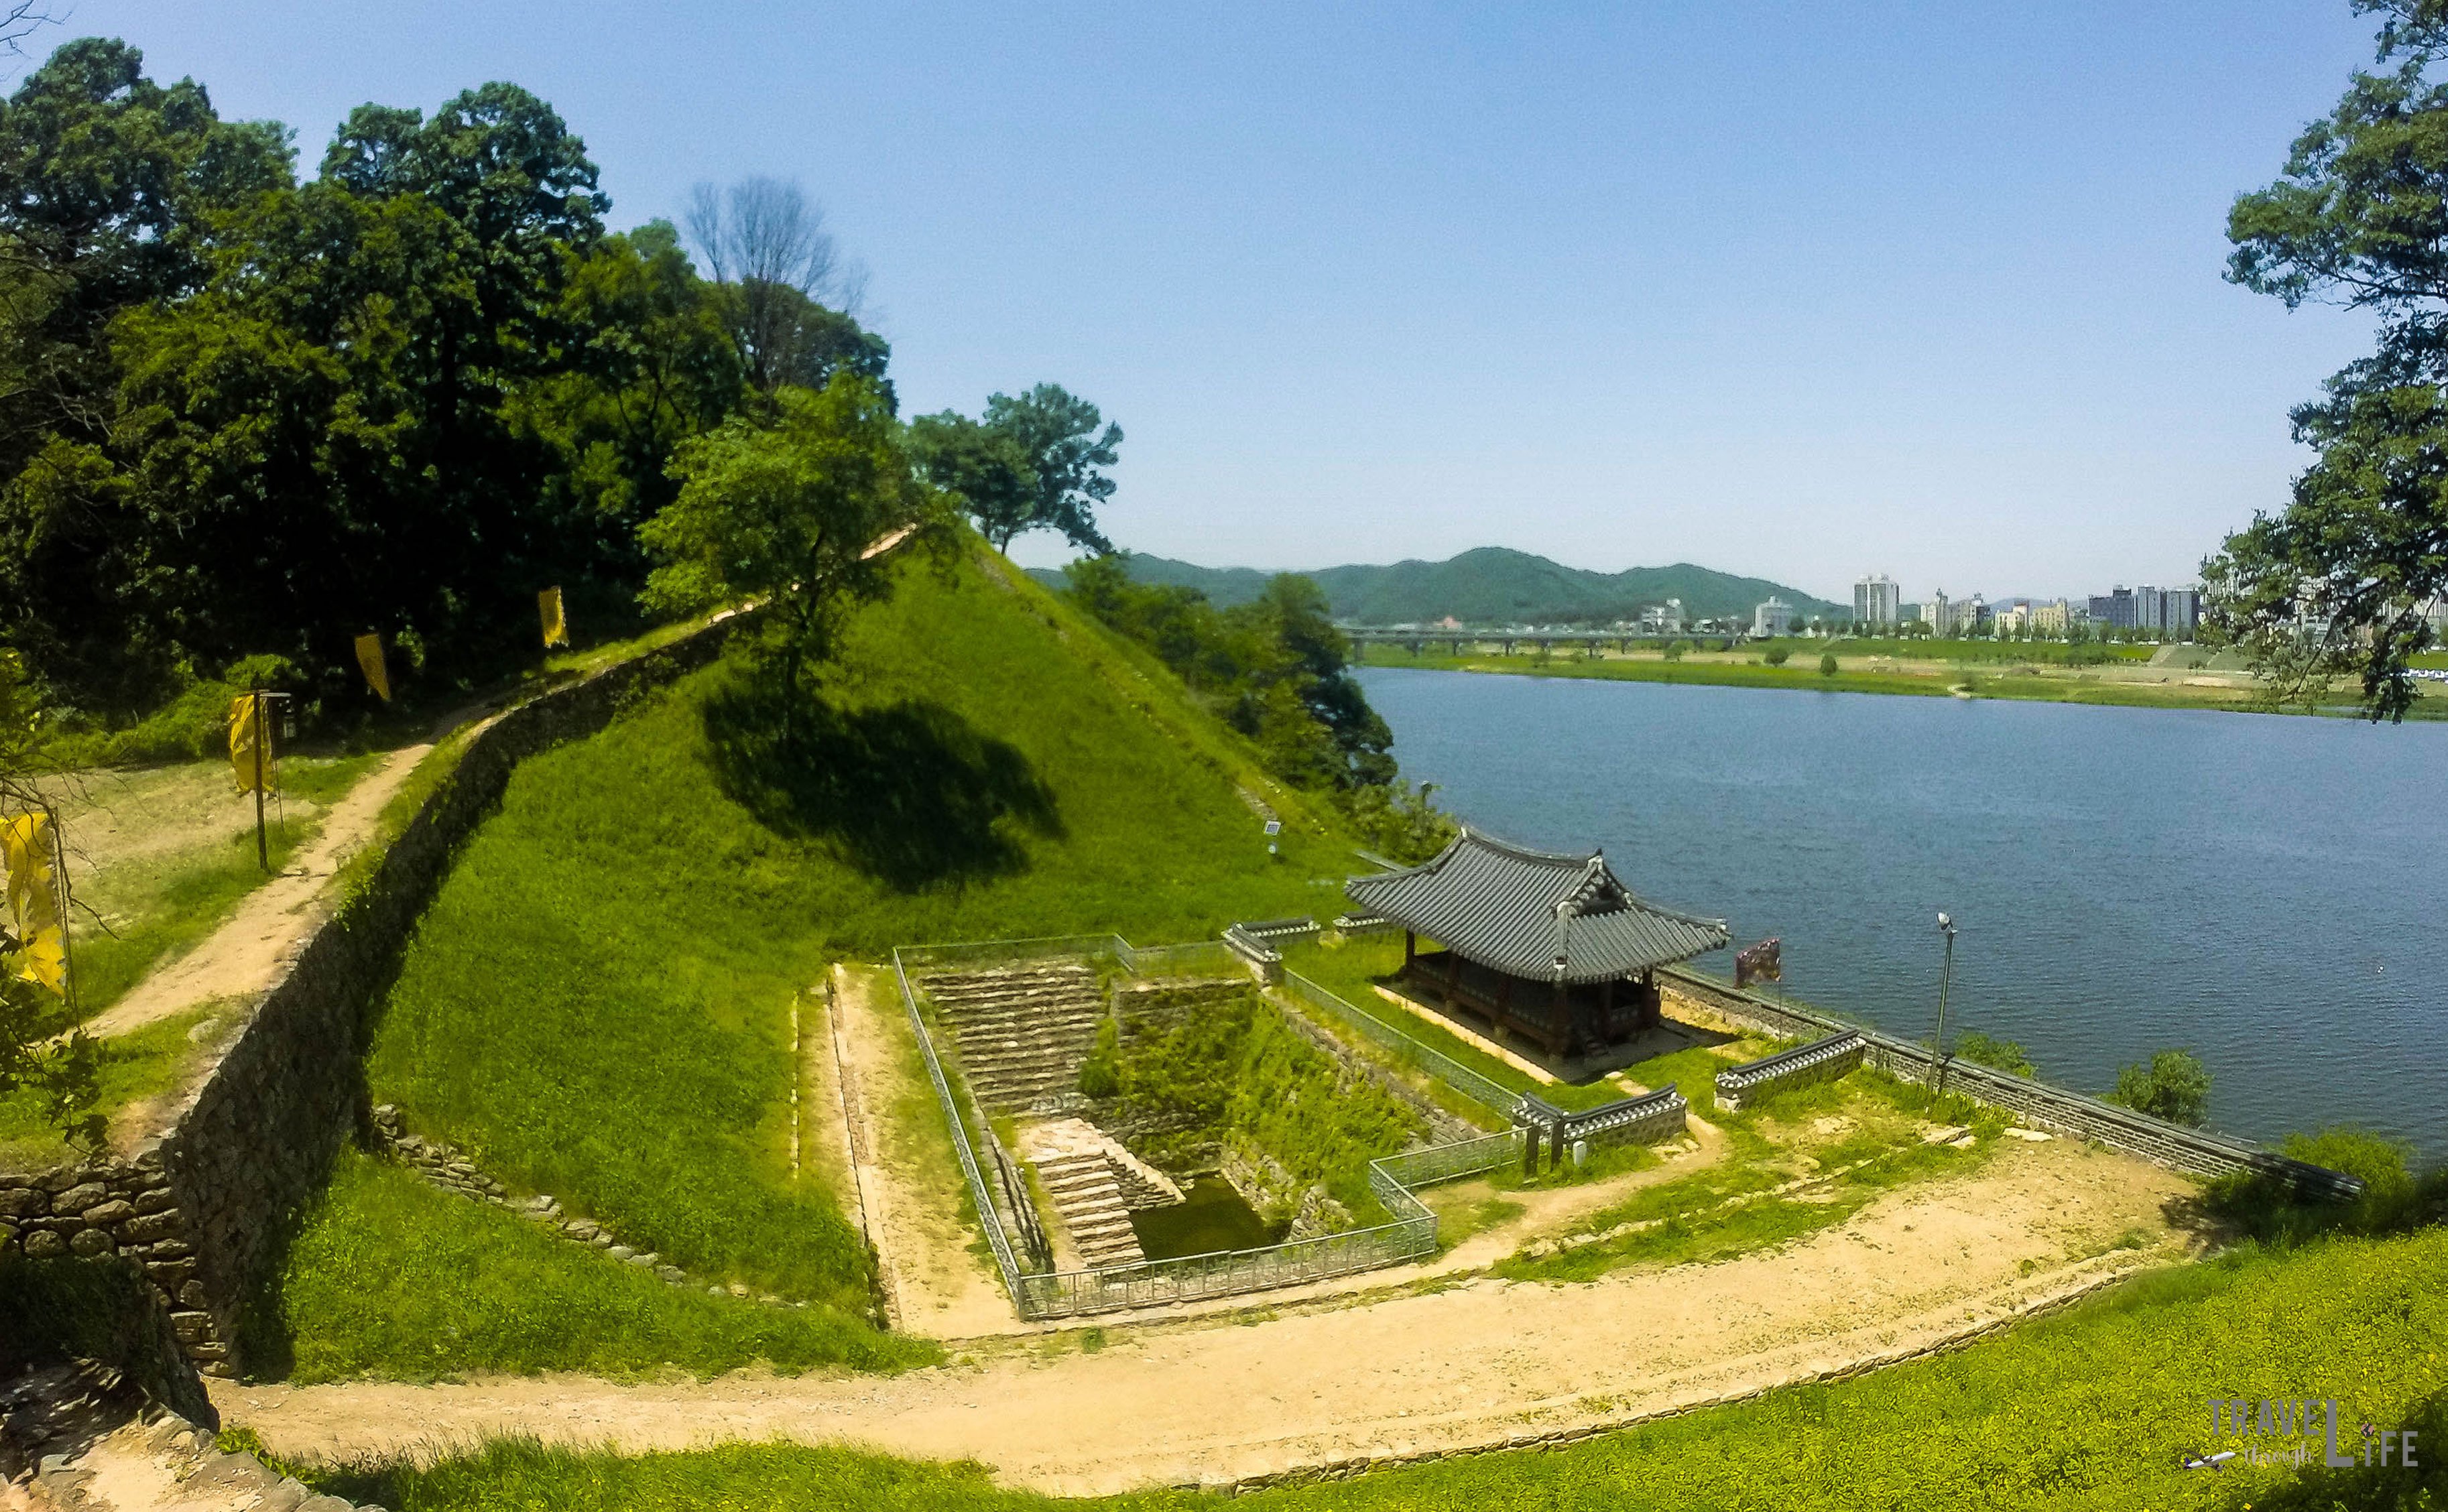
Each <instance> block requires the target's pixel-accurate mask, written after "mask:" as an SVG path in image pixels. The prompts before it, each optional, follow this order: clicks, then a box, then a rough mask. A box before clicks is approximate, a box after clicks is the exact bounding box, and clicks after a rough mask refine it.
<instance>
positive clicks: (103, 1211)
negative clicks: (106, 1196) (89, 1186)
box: [78, 1197, 136, 1229]
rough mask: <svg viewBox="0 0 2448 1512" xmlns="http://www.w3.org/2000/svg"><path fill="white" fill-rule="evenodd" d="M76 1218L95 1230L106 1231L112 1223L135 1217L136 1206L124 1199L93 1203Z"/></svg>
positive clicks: (116, 1198)
mask: <svg viewBox="0 0 2448 1512" xmlns="http://www.w3.org/2000/svg"><path fill="white" fill-rule="evenodd" d="M78 1216H80V1217H82V1218H84V1219H85V1220H86V1222H87V1223H90V1224H92V1225H93V1226H94V1227H95V1228H97V1229H106V1228H109V1227H110V1226H111V1225H112V1224H114V1223H124V1222H126V1221H127V1220H128V1219H129V1218H132V1217H134V1216H136V1204H135V1203H133V1202H129V1201H127V1200H125V1199H124V1198H119V1197H114V1198H112V1199H111V1200H110V1201H108V1202H97V1203H95V1204H94V1205H93V1206H91V1207H89V1208H87V1209H86V1210H85V1212H83V1213H82V1214H79V1215H78Z"/></svg>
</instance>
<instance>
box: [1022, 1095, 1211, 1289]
mask: <svg viewBox="0 0 2448 1512" xmlns="http://www.w3.org/2000/svg"><path fill="white" fill-rule="evenodd" d="M1020 1146H1021V1150H1022V1152H1023V1154H1025V1155H1026V1156H1027V1157H1028V1161H1029V1163H1030V1164H1031V1165H1034V1166H1035V1167H1037V1179H1038V1183H1039V1185H1041V1186H1042V1187H1043V1188H1044V1189H1045V1195H1046V1196H1047V1197H1048V1198H1049V1199H1051V1201H1052V1202H1053V1205H1054V1215H1055V1216H1056V1217H1057V1218H1058V1219H1060V1220H1061V1225H1062V1228H1063V1231H1064V1232H1065V1233H1067V1234H1069V1235H1070V1236H1071V1243H1072V1246H1073V1248H1075V1249H1077V1250H1078V1251H1079V1252H1080V1263H1081V1264H1082V1265H1085V1266H1092V1267H1093V1266H1100V1265H1136V1264H1138V1262H1139V1261H1141V1260H1144V1259H1146V1258H1147V1255H1146V1254H1145V1252H1143V1251H1142V1250H1140V1249H1139V1237H1138V1233H1137V1232H1136V1231H1135V1230H1133V1229H1132V1227H1131V1214H1132V1213H1133V1212H1134V1211H1136V1210H1138V1209H1139V1208H1153V1207H1162V1206H1164V1205H1166V1204H1168V1203H1173V1202H1178V1201H1180V1200H1181V1188H1179V1187H1177V1186H1176V1185H1174V1182H1173V1178H1172V1177H1169V1176H1166V1175H1165V1174H1164V1173H1163V1172H1161V1171H1159V1170H1157V1168H1156V1167H1154V1166H1152V1165H1149V1164H1148V1163H1147V1162H1145V1161H1143V1160H1141V1159H1139V1158H1138V1157H1137V1156H1134V1155H1133V1154H1131V1153H1130V1151H1128V1150H1125V1149H1123V1148H1122V1147H1121V1146H1120V1145H1119V1144H1118V1143H1116V1142H1115V1141H1114V1139H1113V1138H1112V1136H1110V1135H1108V1134H1106V1133H1105V1132H1104V1131H1103V1130H1102V1129H1100V1128H1098V1127H1097V1126H1096V1125H1095V1124H1093V1123H1090V1122H1088V1121H1087V1120H1083V1119H1056V1120H1051V1121H1049V1122H1045V1123H1032V1124H1028V1125H1026V1126H1024V1127H1023V1129H1022V1130H1021V1134H1020Z"/></svg>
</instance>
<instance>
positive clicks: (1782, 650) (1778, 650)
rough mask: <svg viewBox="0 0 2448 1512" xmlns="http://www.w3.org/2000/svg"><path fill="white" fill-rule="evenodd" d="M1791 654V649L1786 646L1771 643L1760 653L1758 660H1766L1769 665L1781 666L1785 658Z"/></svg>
mask: <svg viewBox="0 0 2448 1512" xmlns="http://www.w3.org/2000/svg"><path fill="white" fill-rule="evenodd" d="M1792 655H1793V651H1792V649H1791V648H1790V647H1788V646H1781V645H1772V646H1770V647H1769V648H1768V650H1767V651H1765V652H1764V653H1762V654H1761V656H1760V660H1762V661H1765V662H1767V663H1768V664H1769V666H1772V667H1781V666H1783V665H1785V663H1786V659H1787V658H1788V657H1790V656H1792Z"/></svg>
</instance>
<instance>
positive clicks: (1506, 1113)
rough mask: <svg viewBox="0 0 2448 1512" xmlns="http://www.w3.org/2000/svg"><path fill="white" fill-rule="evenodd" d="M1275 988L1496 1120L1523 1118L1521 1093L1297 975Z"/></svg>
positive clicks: (1285, 978) (1286, 976)
mask: <svg viewBox="0 0 2448 1512" xmlns="http://www.w3.org/2000/svg"><path fill="white" fill-rule="evenodd" d="M1278 985H1279V986H1282V987H1283V988H1284V990H1286V991H1287V992H1290V993H1291V994H1292V995H1293V996H1294V997H1296V998H1298V999H1299V1000H1300V1002H1301V1003H1302V1004H1303V1005H1306V1006H1309V1007H1313V1008H1315V1009H1317V1010H1318V1011H1320V1012H1321V1013H1324V1014H1326V1015H1327V1016H1328V1017H1329V1018H1331V1019H1332V1020H1333V1021H1334V1022H1335V1023H1336V1024H1340V1025H1342V1026H1343V1027H1345V1028H1348V1029H1350V1030H1352V1031H1353V1032H1355V1033H1357V1034H1359V1035H1360V1036H1362V1037H1363V1038H1365V1039H1367V1040H1368V1041H1369V1042H1371V1043H1374V1044H1377V1045H1378V1046H1380V1047H1382V1048H1384V1049H1387V1050H1389V1051H1391V1052H1393V1054H1394V1055H1395V1056H1396V1057H1397V1058H1398V1059H1400V1060H1403V1061H1406V1062H1409V1063H1410V1064H1412V1065H1415V1066H1418V1067H1419V1068H1420V1069H1421V1070H1423V1071H1425V1072H1426V1073H1428V1074H1429V1075H1430V1076H1432V1077H1435V1078H1436V1079H1437V1080H1438V1081H1443V1082H1444V1083H1445V1084H1446V1085H1447V1086H1450V1087H1452V1088H1453V1089H1454V1090H1455V1091H1457V1092H1459V1093H1461V1094H1462V1095H1463V1096H1464V1097H1466V1098H1468V1099H1470V1100H1471V1101H1473V1102H1476V1103H1478V1104H1480V1105H1481V1106H1482V1107H1484V1108H1486V1109H1487V1110H1488V1111H1489V1112H1491V1113H1494V1114H1496V1115H1497V1116H1498V1117H1499V1118H1503V1119H1510V1120H1520V1119H1521V1118H1522V1117H1523V1116H1524V1115H1523V1107H1524V1104H1523V1102H1522V1098H1521V1094H1520V1093H1519V1092H1516V1091H1514V1090H1513V1089H1512V1088H1510V1087H1507V1086H1504V1085H1502V1084H1501V1083H1500V1082H1498V1081H1493V1080H1491V1079H1490V1078H1488V1077H1485V1076H1482V1075H1481V1074H1480V1073H1479V1072H1477V1071H1474V1070H1472V1069H1471V1068H1470V1067H1468V1066H1466V1065H1464V1064H1463V1063H1462V1062H1459V1061H1457V1060H1455V1059H1454V1058H1453V1057H1452V1056H1449V1055H1447V1054H1445V1053H1444V1051H1442V1050H1439V1049H1437V1048H1435V1047H1434V1046H1432V1045H1429V1044H1427V1043H1425V1042H1423V1041H1419V1040H1415V1039H1413V1038H1412V1037H1411V1036H1409V1035H1407V1034H1405V1033H1404V1032H1403V1031H1402V1030H1400V1029H1398V1028H1396V1027H1394V1026H1393V1025H1392V1024H1387V1023H1386V1022H1385V1021H1384V1020H1382V1019H1379V1018H1377V1017H1376V1016H1374V1015H1373V1014H1368V1013H1364V1012H1362V1011H1361V1010H1360V1009H1359V1008H1356V1007H1354V1006H1352V1005H1350V1004H1348V1003H1347V1002H1345V1001H1344V1000H1343V999H1342V998H1340V997H1337V996H1336V995H1335V994H1334V993H1332V992H1330V991H1329V990H1327V989H1326V988H1325V987H1322V986H1318V985H1317V984H1316V983H1314V982H1312V981H1310V979H1309V978H1307V977H1305V976H1303V975H1301V974H1300V973H1299V972H1297V971H1286V972H1284V973H1283V976H1282V980H1281V982H1280V983H1279V984H1278Z"/></svg>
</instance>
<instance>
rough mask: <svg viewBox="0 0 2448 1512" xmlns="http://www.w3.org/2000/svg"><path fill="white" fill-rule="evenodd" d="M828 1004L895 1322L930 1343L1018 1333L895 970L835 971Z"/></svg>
mask: <svg viewBox="0 0 2448 1512" xmlns="http://www.w3.org/2000/svg"><path fill="white" fill-rule="evenodd" d="M832 984H833V989H834V997H833V1011H834V1014H835V1021H836V1023H837V1024H838V1025H839V1029H840V1043H841V1056H842V1061H843V1062H844V1067H845V1069H846V1071H847V1072H848V1078H847V1081H848V1085H849V1087H850V1089H851V1097H850V1098H849V1099H848V1100H846V1101H848V1103H849V1106H850V1110H851V1113H852V1115H853V1116H854V1117H856V1118H857V1119H858V1120H859V1122H858V1123H857V1124H856V1125H855V1126H853V1128H852V1129H851V1133H850V1138H849V1143H850V1146H851V1152H852V1160H853V1162H854V1164H855V1168H856V1176H857V1181H856V1183H855V1186H854V1189H853V1191H852V1192H850V1193H845V1194H844V1199H845V1200H846V1201H856V1200H863V1201H864V1203H865V1207H866V1215H867V1219H868V1224H869V1237H870V1239H871V1240H872V1241H873V1243H874V1245H875V1252H876V1258H877V1262H878V1264H879V1265H880V1266H881V1267H882V1269H883V1272H884V1281H885V1292H886V1295H887V1296H888V1297H889V1298H890V1305H891V1307H892V1309H893V1311H894V1316H895V1323H896V1325H897V1326H898V1327H899V1328H901V1329H903V1330H906V1331H908V1332H911V1333H923V1334H927V1335H928V1336H929V1337H932V1338H939V1339H944V1338H969V1337H973V1336H977V1335H981V1334H989V1333H1009V1332H1023V1331H1027V1330H1029V1329H1030V1327H1031V1326H1030V1325H1028V1324H1025V1323H1023V1322H1022V1321H1021V1320H1020V1318H1019V1316H1018V1315H1017V1314H1016V1313H1014V1312H1013V1311H1012V1308H1011V1302H1010V1300H1009V1299H1008V1298H1006V1297H1005V1296H1004V1292H1003V1285H1002V1283H1001V1282H1000V1281H999V1280H997V1279H996V1277H995V1275H994V1273H993V1271H992V1270H991V1269H990V1267H991V1266H992V1264H993V1262H992V1261H991V1260H985V1259H981V1258H980V1257H979V1256H978V1255H977V1254H974V1253H972V1252H971V1250H970V1249H969V1244H970V1240H971V1236H972V1234H973V1232H974V1231H973V1230H972V1229H971V1228H970V1226H969V1225H968V1223H967V1222H966V1221H965V1220H964V1219H963V1218H962V1216H961V1172H960V1167H959V1166H958V1165H956V1164H955V1163H954V1161H953V1157H952V1153H951V1147H950V1143H949V1141H948V1139H947V1137H946V1134H945V1130H944V1116H943V1114H942V1112H941V1111H940V1110H939V1106H938V1104H937V1102H936V1101H935V1089H934V1086H933V1084H932V1083H931V1082H929V1081H928V1080H927V1074H926V1070H925V1067H924V1066H923V1065H922V1064H920V1063H918V1060H917V1056H918V1052H917V1047H916V1044H915V1043H914V1041H913V1040H912V1038H911V1035H910V1033H909V1026H908V1017H907V1014H906V1012H905V1010H904V1009H903V1008H902V1006H901V998H900V994H899V991H898V989H897V988H896V986H894V984H893V981H892V976H891V973H890V971H889V970H883V971H879V970H875V969H873V968H868V969H853V968H851V967H835V968H834V971H833V976H832Z"/></svg>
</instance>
